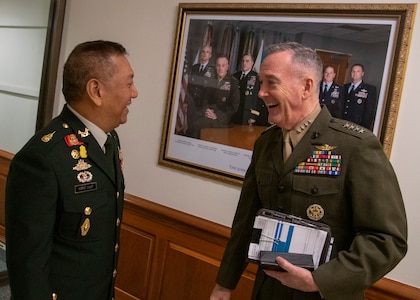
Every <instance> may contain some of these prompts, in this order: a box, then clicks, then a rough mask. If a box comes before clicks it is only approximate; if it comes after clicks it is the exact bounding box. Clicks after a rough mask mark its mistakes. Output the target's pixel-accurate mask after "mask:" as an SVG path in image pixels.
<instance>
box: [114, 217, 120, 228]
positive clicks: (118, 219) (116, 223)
mask: <svg viewBox="0 0 420 300" xmlns="http://www.w3.org/2000/svg"><path fill="white" fill-rule="evenodd" d="M120 224H121V220H120V218H117V221H116V222H115V225H117V227H118V226H120Z"/></svg>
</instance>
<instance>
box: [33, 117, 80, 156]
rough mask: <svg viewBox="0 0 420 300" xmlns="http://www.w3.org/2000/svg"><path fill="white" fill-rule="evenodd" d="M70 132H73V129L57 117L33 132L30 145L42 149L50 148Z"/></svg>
mask: <svg viewBox="0 0 420 300" xmlns="http://www.w3.org/2000/svg"><path fill="white" fill-rule="evenodd" d="M71 133H73V130H72V129H71V128H70V127H69V126H68V125H67V124H66V123H64V122H63V120H60V119H58V118H57V119H55V120H53V121H52V122H51V123H50V124H48V125H47V126H46V127H45V128H43V129H41V130H40V131H39V132H38V133H37V134H35V136H34V137H33V144H32V145H34V146H35V147H42V148H44V149H45V148H52V147H53V146H54V145H55V144H57V143H58V142H60V141H63V140H64V137H65V136H66V135H68V134H71Z"/></svg>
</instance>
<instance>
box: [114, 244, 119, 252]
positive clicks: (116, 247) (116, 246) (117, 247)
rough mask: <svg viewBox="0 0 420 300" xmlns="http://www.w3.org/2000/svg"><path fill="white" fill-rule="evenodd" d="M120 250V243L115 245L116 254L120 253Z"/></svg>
mask: <svg viewBox="0 0 420 300" xmlns="http://www.w3.org/2000/svg"><path fill="white" fill-rule="evenodd" d="M119 248H120V246H119V245H118V243H117V244H116V245H115V252H118V249H119Z"/></svg>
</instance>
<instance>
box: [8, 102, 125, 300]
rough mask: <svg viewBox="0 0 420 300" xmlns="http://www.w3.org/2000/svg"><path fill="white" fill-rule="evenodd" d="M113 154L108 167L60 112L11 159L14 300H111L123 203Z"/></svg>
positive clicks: (80, 127) (75, 122) (85, 134)
mask: <svg viewBox="0 0 420 300" xmlns="http://www.w3.org/2000/svg"><path fill="white" fill-rule="evenodd" d="M111 135H112V136H113V138H114V139H115V147H117V146H118V149H119V141H118V136H117V134H116V132H115V131H112V132H111ZM115 152H116V153H115V155H114V158H113V160H114V165H112V161H111V162H110V163H107V162H106V156H105V154H104V152H103V150H102V149H101V147H100V146H99V144H98V142H97V141H96V140H95V138H94V137H93V136H92V134H90V132H89V131H88V130H87V129H86V127H85V125H84V124H83V123H82V122H81V121H80V120H79V119H78V118H77V117H76V116H75V115H74V114H73V113H72V112H71V111H70V110H69V109H68V108H67V106H65V107H64V109H63V111H62V113H61V114H60V116H58V117H57V118H55V119H54V120H52V121H51V123H50V124H49V125H48V126H46V128H44V129H42V130H41V131H39V132H38V133H37V134H35V136H34V137H33V138H32V139H31V140H30V141H29V142H28V143H27V144H26V145H25V146H24V147H23V148H22V150H20V151H19V152H18V153H17V154H16V155H15V157H14V159H13V160H12V162H11V165H10V171H9V174H8V178H7V185H6V245H7V265H8V271H9V278H10V287H11V291H12V299H15V300H46V299H52V294H53V293H55V294H56V295H57V299H59V300H80V299H89V300H106V299H112V297H113V293H114V281H115V276H116V265H117V257H118V240H119V232H120V228H119V226H120V222H121V216H122V210H123V199H124V179H123V175H122V171H121V166H122V161H120V159H121V155H118V153H117V152H118V151H117V149H115ZM111 159H112V158H111Z"/></svg>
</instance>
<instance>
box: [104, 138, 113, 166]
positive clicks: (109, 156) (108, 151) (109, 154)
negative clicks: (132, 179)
mask: <svg viewBox="0 0 420 300" xmlns="http://www.w3.org/2000/svg"><path fill="white" fill-rule="evenodd" d="M114 156H115V142H114V138H113V137H112V136H111V135H110V134H108V137H107V139H106V142H105V157H106V161H107V164H108V166H109V168H110V169H111V170H113V171H114V172H115V161H114Z"/></svg>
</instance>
